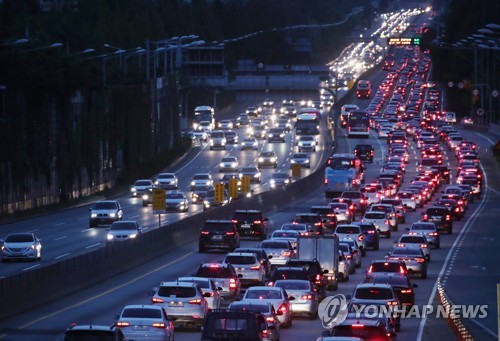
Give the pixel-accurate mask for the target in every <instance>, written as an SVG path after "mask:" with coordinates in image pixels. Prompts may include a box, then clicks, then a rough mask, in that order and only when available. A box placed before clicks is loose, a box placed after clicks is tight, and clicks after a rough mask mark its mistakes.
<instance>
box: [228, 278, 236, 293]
mask: <svg viewBox="0 0 500 341" xmlns="http://www.w3.org/2000/svg"><path fill="white" fill-rule="evenodd" d="M229 289H232V290H234V289H236V280H235V279H234V278H231V279H230V280H229Z"/></svg>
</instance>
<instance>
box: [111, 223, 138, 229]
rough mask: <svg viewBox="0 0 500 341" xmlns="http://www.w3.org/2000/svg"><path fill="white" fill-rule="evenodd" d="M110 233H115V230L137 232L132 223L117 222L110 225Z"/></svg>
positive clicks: (135, 226)
mask: <svg viewBox="0 0 500 341" xmlns="http://www.w3.org/2000/svg"><path fill="white" fill-rule="evenodd" d="M109 229H110V230H111V231H116V230H137V225H136V224H135V223H133V222H127V221H117V222H114V223H113V224H111V227H110V228H109Z"/></svg>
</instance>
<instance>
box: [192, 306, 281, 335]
mask: <svg viewBox="0 0 500 341" xmlns="http://www.w3.org/2000/svg"><path fill="white" fill-rule="evenodd" d="M271 328H272V329H274V326H268V325H267V323H266V320H265V318H264V316H263V315H261V314H256V313H252V312H248V311H229V310H215V311H211V312H209V313H208V314H207V317H206V318H205V323H204V324H203V328H202V332H201V339H202V340H203V341H212V340H218V341H219V340H230V341H234V340H252V341H260V340H267V334H269V329H271Z"/></svg>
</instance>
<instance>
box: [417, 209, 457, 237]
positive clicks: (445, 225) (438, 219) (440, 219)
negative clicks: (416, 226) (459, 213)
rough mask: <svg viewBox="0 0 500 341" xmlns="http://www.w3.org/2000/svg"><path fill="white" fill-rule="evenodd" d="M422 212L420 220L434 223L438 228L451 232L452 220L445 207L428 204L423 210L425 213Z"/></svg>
mask: <svg viewBox="0 0 500 341" xmlns="http://www.w3.org/2000/svg"><path fill="white" fill-rule="evenodd" d="M422 214H423V215H424V216H423V217H422V221H428V222H432V223H434V224H435V225H436V228H437V229H438V230H439V229H441V230H446V231H447V232H448V234H451V233H452V231H453V229H452V228H453V222H452V219H451V215H450V213H449V212H448V209H447V208H446V207H443V206H430V207H428V208H427V210H425V213H422Z"/></svg>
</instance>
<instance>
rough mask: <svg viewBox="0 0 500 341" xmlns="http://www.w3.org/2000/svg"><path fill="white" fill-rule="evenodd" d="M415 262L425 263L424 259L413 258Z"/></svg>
mask: <svg viewBox="0 0 500 341" xmlns="http://www.w3.org/2000/svg"><path fill="white" fill-rule="evenodd" d="M415 260H416V261H417V262H419V263H423V262H425V259H424V258H415Z"/></svg>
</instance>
